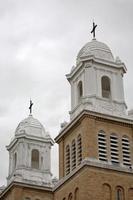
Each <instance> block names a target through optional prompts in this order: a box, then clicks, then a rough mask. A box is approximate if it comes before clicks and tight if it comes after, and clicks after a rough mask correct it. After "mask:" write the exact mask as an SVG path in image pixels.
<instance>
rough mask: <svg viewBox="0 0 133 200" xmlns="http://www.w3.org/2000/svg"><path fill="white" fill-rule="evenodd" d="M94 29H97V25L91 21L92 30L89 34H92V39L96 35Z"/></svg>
mask: <svg viewBox="0 0 133 200" xmlns="http://www.w3.org/2000/svg"><path fill="white" fill-rule="evenodd" d="M96 27H97V24H95V22H94V21H93V28H92V31H91V33H93V39H95V35H96V33H95V31H96Z"/></svg>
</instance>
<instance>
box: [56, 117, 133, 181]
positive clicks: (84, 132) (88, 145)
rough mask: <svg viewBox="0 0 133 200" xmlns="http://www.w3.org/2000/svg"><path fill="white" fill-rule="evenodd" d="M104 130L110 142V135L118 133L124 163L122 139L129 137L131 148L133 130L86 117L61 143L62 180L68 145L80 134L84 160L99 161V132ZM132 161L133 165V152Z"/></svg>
mask: <svg viewBox="0 0 133 200" xmlns="http://www.w3.org/2000/svg"><path fill="white" fill-rule="evenodd" d="M100 130H103V131H104V132H105V133H106V135H107V140H108V141H109V140H110V138H109V137H110V134H111V133H116V134H117V135H118V139H119V144H120V145H119V157H120V161H121V162H122V147H121V142H120V140H121V137H122V136H124V135H127V136H128V137H129V139H130V146H132V145H133V142H132V141H133V129H132V128H131V127H128V126H125V125H124V124H122V123H121V124H120V123H117V122H112V121H109V120H102V119H96V118H90V117H88V116H86V117H85V118H83V119H82V120H81V121H80V122H78V123H77V124H75V125H74V126H73V128H72V129H71V130H69V131H68V132H67V133H66V134H65V136H64V137H63V138H62V139H61V141H60V142H59V172H60V173H59V174H60V178H62V177H63V176H65V147H66V145H67V144H70V145H71V142H72V140H73V139H75V138H77V136H78V134H81V136H82V150H83V153H82V155H83V159H84V158H86V157H89V158H95V159H98V139H97V138H98V137H97V135H98V132H99V131H100ZM109 148H110V147H109V144H108V156H109V157H110V150H109ZM131 150H132V149H131ZM131 159H132V163H133V152H131Z"/></svg>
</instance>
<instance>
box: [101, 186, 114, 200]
mask: <svg viewBox="0 0 133 200" xmlns="http://www.w3.org/2000/svg"><path fill="white" fill-rule="evenodd" d="M111 193H112V190H111V186H110V185H109V184H108V183H104V184H103V200H111V196H112V194H111Z"/></svg>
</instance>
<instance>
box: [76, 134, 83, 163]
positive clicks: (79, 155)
mask: <svg viewBox="0 0 133 200" xmlns="http://www.w3.org/2000/svg"><path fill="white" fill-rule="evenodd" d="M81 161H82V139H81V135H80V134H79V135H78V137H77V164H78V165H80V164H81Z"/></svg>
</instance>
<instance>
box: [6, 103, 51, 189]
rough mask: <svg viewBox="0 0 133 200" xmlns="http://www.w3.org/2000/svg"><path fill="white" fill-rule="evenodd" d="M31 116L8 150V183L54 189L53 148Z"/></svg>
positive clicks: (23, 124)
mask: <svg viewBox="0 0 133 200" xmlns="http://www.w3.org/2000/svg"><path fill="white" fill-rule="evenodd" d="M31 108H32V106H31V105H30V115H29V116H28V117H27V118H26V119H24V120H22V121H21V122H20V123H19V125H18V127H17V128H16V131H15V137H14V139H13V140H12V141H11V142H10V144H9V145H8V146H7V150H8V151H9V174H8V177H7V183H8V184H10V183H11V182H14V181H15V182H20V183H29V184H36V185H43V186H52V174H51V146H52V145H53V144H54V142H53V140H52V138H51V137H50V135H49V133H48V132H46V131H45V129H44V127H43V125H42V124H41V123H40V122H39V121H38V120H37V119H35V118H34V117H33V116H32V113H31Z"/></svg>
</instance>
